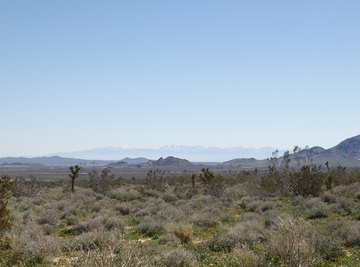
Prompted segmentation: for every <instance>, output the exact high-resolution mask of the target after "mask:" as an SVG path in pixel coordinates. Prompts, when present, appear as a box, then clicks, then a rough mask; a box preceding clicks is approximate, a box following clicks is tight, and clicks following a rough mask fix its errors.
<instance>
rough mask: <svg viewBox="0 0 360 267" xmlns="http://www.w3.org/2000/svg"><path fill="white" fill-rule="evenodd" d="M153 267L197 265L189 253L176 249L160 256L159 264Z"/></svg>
mask: <svg viewBox="0 0 360 267" xmlns="http://www.w3.org/2000/svg"><path fill="white" fill-rule="evenodd" d="M155 266H167V267H192V266H198V264H197V262H196V258H195V257H194V256H193V255H192V254H191V252H189V251H186V250H184V249H176V250H174V251H171V252H170V253H166V254H165V255H164V256H162V258H161V259H160V260H159V262H156V263H155Z"/></svg>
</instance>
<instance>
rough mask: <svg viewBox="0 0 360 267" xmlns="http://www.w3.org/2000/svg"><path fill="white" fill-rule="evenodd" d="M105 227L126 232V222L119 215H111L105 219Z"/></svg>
mask: <svg viewBox="0 0 360 267" xmlns="http://www.w3.org/2000/svg"><path fill="white" fill-rule="evenodd" d="M104 227H105V229H107V230H118V231H120V232H124V229H125V225H124V222H123V221H122V220H121V219H120V218H118V217H114V216H113V217H109V218H106V219H105V220H104Z"/></svg>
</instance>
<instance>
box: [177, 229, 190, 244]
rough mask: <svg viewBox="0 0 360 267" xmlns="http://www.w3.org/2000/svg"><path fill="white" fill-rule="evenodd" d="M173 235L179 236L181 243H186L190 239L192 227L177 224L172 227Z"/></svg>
mask: <svg viewBox="0 0 360 267" xmlns="http://www.w3.org/2000/svg"><path fill="white" fill-rule="evenodd" d="M174 235H175V236H176V237H177V238H179V240H180V242H181V244H188V243H190V242H191V239H192V229H191V227H190V226H185V225H178V226H175V228H174Z"/></svg>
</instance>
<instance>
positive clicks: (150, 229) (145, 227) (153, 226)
mask: <svg viewBox="0 0 360 267" xmlns="http://www.w3.org/2000/svg"><path fill="white" fill-rule="evenodd" d="M136 230H137V231H138V232H140V233H142V234H145V235H147V236H150V237H153V236H155V235H157V234H158V233H159V232H161V231H162V230H163V225H162V224H161V223H160V222H157V221H154V220H147V221H143V222H141V223H139V224H138V225H137V226H136Z"/></svg>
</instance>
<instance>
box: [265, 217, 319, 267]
mask: <svg viewBox="0 0 360 267" xmlns="http://www.w3.org/2000/svg"><path fill="white" fill-rule="evenodd" d="M267 237H268V245H269V246H270V249H271V250H272V251H273V252H274V253H275V254H276V255H277V257H279V258H280V260H281V261H282V263H283V264H284V265H285V266H312V265H313V263H314V262H315V261H316V260H317V259H318V255H317V253H316V249H315V242H316V240H315V239H314V230H313V227H312V226H311V224H309V223H307V222H306V221H304V220H303V219H295V218H292V217H279V218H278V219H277V220H276V222H275V226H274V228H273V229H272V230H271V231H269V232H268V236H267Z"/></svg>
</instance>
